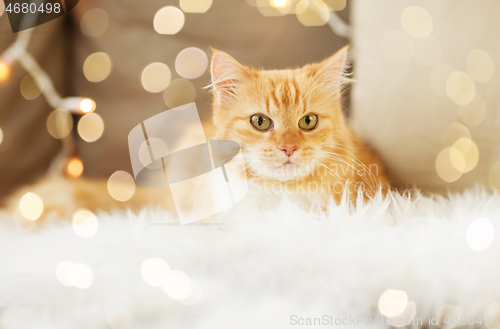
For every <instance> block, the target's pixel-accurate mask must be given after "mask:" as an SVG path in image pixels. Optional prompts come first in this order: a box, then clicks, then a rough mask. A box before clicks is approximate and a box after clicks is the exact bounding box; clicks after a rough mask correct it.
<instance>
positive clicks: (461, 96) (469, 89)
mask: <svg viewBox="0 0 500 329" xmlns="http://www.w3.org/2000/svg"><path fill="white" fill-rule="evenodd" d="M446 94H447V95H448V97H449V98H450V100H451V101H452V102H454V103H455V104H458V105H462V106H464V105H467V104H469V103H470V102H471V101H472V99H474V96H475V95H476V87H475V85H474V81H472V79H471V78H470V77H469V75H468V74H467V73H465V72H461V71H454V72H453V73H451V74H450V76H449V77H448V79H447V80H446Z"/></svg>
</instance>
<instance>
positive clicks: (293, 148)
mask: <svg viewBox="0 0 500 329" xmlns="http://www.w3.org/2000/svg"><path fill="white" fill-rule="evenodd" d="M278 148H279V149H280V150H282V151H283V152H285V154H286V156H287V157H291V156H292V154H293V152H294V151H296V150H297V149H298V148H299V147H298V146H297V145H294V144H286V145H281V146H279V147H278Z"/></svg>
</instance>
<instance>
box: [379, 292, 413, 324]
mask: <svg viewBox="0 0 500 329" xmlns="http://www.w3.org/2000/svg"><path fill="white" fill-rule="evenodd" d="M407 305H408V296H407V295H406V292H404V291H403V290H395V289H388V290H386V291H384V292H383V293H382V295H381V296H380V298H379V300H378V309H379V311H380V313H382V314H383V315H385V316H388V317H394V316H397V315H399V314H401V313H403V311H404V310H405V309H406V307H407Z"/></svg>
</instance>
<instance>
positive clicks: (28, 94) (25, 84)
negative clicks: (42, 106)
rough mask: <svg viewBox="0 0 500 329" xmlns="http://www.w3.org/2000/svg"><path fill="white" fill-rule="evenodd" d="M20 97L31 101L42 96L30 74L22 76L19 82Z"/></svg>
mask: <svg viewBox="0 0 500 329" xmlns="http://www.w3.org/2000/svg"><path fill="white" fill-rule="evenodd" d="M20 89H21V95H23V97H24V98H25V99H27V100H29V101H30V100H33V99H35V98H37V97H38V96H40V95H41V94H42V90H41V89H40V88H39V87H38V85H37V84H36V82H35V79H34V78H33V76H32V75H31V74H27V75H26V76H24V78H23V80H21V86H20Z"/></svg>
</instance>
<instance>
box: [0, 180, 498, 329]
mask: <svg viewBox="0 0 500 329" xmlns="http://www.w3.org/2000/svg"><path fill="white" fill-rule="evenodd" d="M1 217H2V218H0V222H1V224H0V225H1V227H0V328H2V329H11V328H23V329H29V328H51V329H57V328H61V329H62V328H64V329H71V328H85V329H89V328H113V329H117V328H120V329H124V328H162V329H164V328H288V327H307V328H311V327H313V326H312V325H305V324H306V323H307V321H308V319H309V320H314V318H321V320H322V321H324V322H322V323H321V324H318V323H316V324H317V326H316V327H325V328H326V327H332V326H335V325H334V324H333V325H330V324H328V325H327V324H326V320H325V319H326V318H328V319H330V320H331V319H333V323H334V322H335V321H336V319H342V320H343V321H344V325H343V327H346V328H348V327H356V328H363V327H365V326H366V327H370V328H376V327H386V325H380V326H373V325H366V322H365V321H359V322H357V323H353V322H350V323H346V322H345V321H346V320H345V319H349V318H351V319H352V317H357V316H361V317H364V319H365V320H366V319H367V318H368V317H371V318H372V319H375V318H379V319H380V318H381V317H382V316H383V315H382V314H381V313H380V309H379V299H380V297H381V295H382V294H383V293H384V291H386V290H387V289H395V290H400V291H404V292H406V295H407V297H408V300H409V301H413V302H414V303H415V306H416V314H415V318H422V319H423V324H424V325H425V324H427V323H428V319H429V316H430V317H431V318H432V317H435V316H436V314H437V313H436V312H437V311H438V309H439V308H440V307H441V306H442V305H444V304H449V305H455V306H457V307H460V308H461V311H462V314H463V315H467V316H468V315H474V316H476V317H477V316H480V315H483V314H484V312H485V309H486V308H487V307H488V305H489V306H490V311H491V309H492V305H493V308H494V306H495V305H497V304H492V303H498V302H500V284H498V281H499V278H500V265H499V264H500V248H499V247H500V239H499V238H498V237H495V238H494V240H493V242H492V244H491V245H490V246H489V247H488V248H487V249H485V250H483V251H473V250H472V249H471V247H470V246H469V244H468V243H467V239H466V233H467V228H468V225H469V224H470V223H471V222H472V221H474V220H476V219H477V218H481V217H485V218H488V219H489V220H490V221H491V223H492V224H493V226H494V228H495V230H496V232H500V195H498V194H493V195H492V194H489V193H487V192H485V191H484V190H482V189H480V188H477V189H473V190H469V191H466V192H464V193H462V194H453V195H449V196H448V197H440V196H422V195H420V194H418V193H416V195H414V196H413V197H412V198H408V197H401V196H395V195H394V196H391V197H390V198H389V199H388V200H382V199H381V198H379V199H377V200H375V201H373V202H370V203H366V204H358V206H357V208H356V209H355V210H354V211H351V212H349V211H348V207H347V206H346V205H345V204H344V205H340V206H335V205H332V206H331V207H330V208H329V210H328V212H326V213H321V214H319V215H318V214H312V213H304V212H303V211H301V210H300V209H298V208H297V207H296V206H295V205H294V204H291V203H290V202H288V201H283V202H282V204H281V205H280V206H279V207H277V209H275V210H269V211H265V212H262V211H259V210H257V209H256V208H255V207H253V206H252V205H251V204H242V205H240V206H238V207H236V208H233V209H232V210H231V212H230V213H227V214H225V215H224V216H223V217H222V218H221V220H220V223H221V224H220V225H205V226H202V225H199V224H193V225H188V226H178V225H175V224H173V220H172V218H171V217H170V216H169V214H168V213H166V212H164V211H160V210H153V209H147V210H145V211H143V212H141V213H140V214H132V213H114V214H106V213H101V214H99V215H98V221H99V229H98V232H97V234H96V235H95V236H94V237H92V238H90V239H85V238H82V237H79V236H77V235H76V234H75V232H74V231H73V228H72V226H71V223H63V224H61V225H57V226H55V225H54V226H48V227H45V228H43V229H41V230H38V231H34V232H29V231H22V230H20V229H18V228H16V226H14V225H13V224H12V220H11V217H10V215H8V214H3V215H1ZM153 223H163V224H162V225H156V224H153ZM152 224H153V225H152ZM472 233H474V232H472ZM479 233H481V231H479ZM476 238H477V237H476ZM475 243H476V244H477V243H478V241H476V242H475ZM479 243H480V241H479ZM152 257H157V258H162V259H163V260H165V261H166V263H168V265H169V267H170V269H171V270H175V271H176V272H175V273H177V274H178V273H179V272H178V271H182V272H184V273H185V274H186V275H187V277H188V278H189V281H188V283H189V284H187V283H186V280H184V281H182V280H181V281H179V280H177V281H175V280H174V281H175V282H181V283H182V282H184V285H187V286H190V287H191V286H192V289H191V291H192V293H191V295H190V296H189V297H187V298H185V299H181V300H176V299H174V298H172V297H170V296H169V295H167V293H166V292H165V289H163V288H162V287H155V286H152V285H150V284H148V283H146V281H145V280H144V278H143V274H141V273H142V272H141V271H142V270H141V268H142V267H141V266H142V264H143V261H144V260H146V259H148V258H152ZM62 261H71V262H73V263H75V264H86V266H87V267H85V266H84V267H85V268H84V269H87V272H88V270H89V269H90V270H91V273H92V274H93V279H92V280H91V285H90V287H88V288H85V289H80V288H77V287H74V286H66V285H63V284H62V283H61V282H60V280H59V279H58V277H57V276H56V267H57V266H58V264H59V263H60V262H62ZM66 264H68V263H66ZM78 266H80V269H81V266H83V265H78ZM77 274H78V273H77ZM153 274H154V273H153ZM180 277H181V279H182V275H180ZM84 279H85V278H84ZM87 279H88V278H87ZM177 279H179V275H177ZM184 279H185V278H184ZM84 281H85V280H84ZM166 281H168V279H166ZM166 284H167V283H166ZM170 288H171V289H172V287H170ZM175 288H176V287H173V289H174V290H175ZM177 288H178V287H177ZM180 290H181V292H180V293H181V294H182V287H180ZM188 290H189V289H188ZM178 292H179V291H178ZM174 295H175V292H174ZM408 305H410V303H408ZM396 306H397V305H396ZM410 313H411V312H410ZM325 316H326V318H325ZM331 317H333V318H331ZM358 319H361V318H358ZM299 323H304V326H300V325H299Z"/></svg>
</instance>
